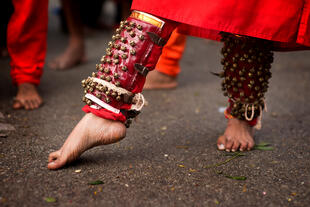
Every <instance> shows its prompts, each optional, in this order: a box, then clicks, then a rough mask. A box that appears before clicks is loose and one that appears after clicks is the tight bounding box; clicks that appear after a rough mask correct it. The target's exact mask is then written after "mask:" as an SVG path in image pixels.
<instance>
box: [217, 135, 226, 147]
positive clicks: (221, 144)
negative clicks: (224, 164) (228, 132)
mask: <svg viewBox="0 0 310 207" xmlns="http://www.w3.org/2000/svg"><path fill="white" fill-rule="evenodd" d="M225 142H226V138H225V136H224V135H223V136H220V137H219V138H218V140H217V148H218V149H219V150H224V149H225Z"/></svg>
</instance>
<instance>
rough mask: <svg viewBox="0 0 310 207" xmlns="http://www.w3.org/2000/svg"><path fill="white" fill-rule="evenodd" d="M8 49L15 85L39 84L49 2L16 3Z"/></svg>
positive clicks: (11, 20)
mask: <svg viewBox="0 0 310 207" xmlns="http://www.w3.org/2000/svg"><path fill="white" fill-rule="evenodd" d="M12 2H13V6H14V13H13V15H12V17H11V19H10V21H9V24H8V31H7V47H8V51H9V54H10V57H11V62H10V65H11V76H12V79H13V83H14V84H18V85H19V84H21V83H25V82H27V83H33V84H37V85H38V84H39V83H40V77H41V75H42V69H43V65H44V59H45V54H46V34H47V18H48V1H47V0H22V1H20V0H12Z"/></svg>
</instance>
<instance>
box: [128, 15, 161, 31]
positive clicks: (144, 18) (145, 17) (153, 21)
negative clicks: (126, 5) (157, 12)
mask: <svg viewBox="0 0 310 207" xmlns="http://www.w3.org/2000/svg"><path fill="white" fill-rule="evenodd" d="M130 17H131V18H135V19H139V20H141V21H144V22H147V23H150V24H152V25H154V26H156V27H158V28H162V27H163V26H164V24H165V22H164V21H162V20H160V19H159V18H157V17H154V16H152V15H150V14H147V13H144V12H140V11H133V12H132V13H131V15H130Z"/></svg>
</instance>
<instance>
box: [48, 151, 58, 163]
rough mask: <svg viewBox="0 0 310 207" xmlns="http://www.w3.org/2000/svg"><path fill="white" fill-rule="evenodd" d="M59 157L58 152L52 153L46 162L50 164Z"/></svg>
mask: <svg viewBox="0 0 310 207" xmlns="http://www.w3.org/2000/svg"><path fill="white" fill-rule="evenodd" d="M59 156H60V151H56V152H52V153H51V154H49V156H48V162H52V161H54V160H56V159H57V158H58V157H59Z"/></svg>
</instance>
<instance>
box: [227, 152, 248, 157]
mask: <svg viewBox="0 0 310 207" xmlns="http://www.w3.org/2000/svg"><path fill="white" fill-rule="evenodd" d="M224 155H225V156H235V155H238V156H245V154H243V153H240V152H225V154H224Z"/></svg>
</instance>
